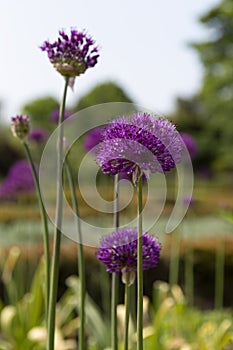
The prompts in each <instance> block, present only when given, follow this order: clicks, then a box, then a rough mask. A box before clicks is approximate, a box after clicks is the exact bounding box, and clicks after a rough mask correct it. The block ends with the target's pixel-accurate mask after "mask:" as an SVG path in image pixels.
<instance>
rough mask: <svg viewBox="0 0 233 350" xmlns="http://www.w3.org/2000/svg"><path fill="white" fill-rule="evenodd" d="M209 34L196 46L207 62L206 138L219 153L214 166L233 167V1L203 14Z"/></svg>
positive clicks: (204, 93) (203, 94)
mask: <svg viewBox="0 0 233 350" xmlns="http://www.w3.org/2000/svg"><path fill="white" fill-rule="evenodd" d="M200 21H201V23H203V24H204V25H205V26H206V27H207V28H209V29H210V38H209V40H207V41H204V42H202V43H196V44H194V45H193V47H194V48H195V49H196V50H197V51H198V53H199V56H200V59H201V61H202V64H203V66H204V77H203V84H202V87H201V91H200V100H201V103H202V105H203V110H204V114H205V117H206V123H205V130H204V134H205V140H206V145H207V147H209V148H210V147H211V148H212V149H213V150H214V153H215V155H216V157H215V162H214V168H215V169H220V170H225V169H226V170H233V152H232V146H233V144H232V140H233V118H232V111H233V1H232V0H223V1H222V2H221V3H220V4H219V5H218V6H216V7H214V8H213V9H212V10H210V11H209V12H208V13H207V14H205V15H204V16H202V17H201V18H200Z"/></svg>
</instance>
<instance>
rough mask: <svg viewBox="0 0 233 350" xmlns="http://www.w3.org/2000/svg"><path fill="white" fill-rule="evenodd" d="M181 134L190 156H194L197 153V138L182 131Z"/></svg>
mask: <svg viewBox="0 0 233 350" xmlns="http://www.w3.org/2000/svg"><path fill="white" fill-rule="evenodd" d="M180 136H181V138H182V140H183V142H184V144H185V146H186V147H187V150H188V151H189V154H190V157H191V158H194V157H195V156H196V154H197V143H196V140H195V139H194V138H193V137H192V136H191V135H189V134H187V133H184V132H181V133H180Z"/></svg>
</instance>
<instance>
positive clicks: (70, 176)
mask: <svg viewBox="0 0 233 350" xmlns="http://www.w3.org/2000/svg"><path fill="white" fill-rule="evenodd" d="M65 166H66V171H67V176H68V181H69V186H70V191H71V198H72V204H73V208H74V211H75V214H76V224H77V231H78V242H79V243H78V274H79V280H80V313H79V319H80V327H79V350H84V349H85V296H86V281H85V264H84V253H83V243H82V231H81V223H80V219H79V207H78V200H77V196H76V192H75V182H74V177H73V174H72V169H71V166H70V163H69V161H68V159H66V160H65Z"/></svg>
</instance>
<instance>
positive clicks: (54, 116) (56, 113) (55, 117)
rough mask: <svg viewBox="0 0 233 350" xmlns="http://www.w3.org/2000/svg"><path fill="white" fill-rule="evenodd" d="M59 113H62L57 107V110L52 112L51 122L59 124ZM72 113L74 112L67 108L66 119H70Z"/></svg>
mask: <svg viewBox="0 0 233 350" xmlns="http://www.w3.org/2000/svg"><path fill="white" fill-rule="evenodd" d="M59 114H60V111H59V109H55V110H54V111H53V112H52V113H51V114H50V120H51V122H53V123H56V124H58V121H59ZM71 115H72V113H71V112H70V111H68V110H65V113H64V120H66V119H68V118H69V117H70V116H71Z"/></svg>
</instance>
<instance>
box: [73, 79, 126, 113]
mask: <svg viewBox="0 0 233 350" xmlns="http://www.w3.org/2000/svg"><path fill="white" fill-rule="evenodd" d="M108 102H129V103H131V102H132V100H131V98H130V97H129V96H128V94H127V93H126V92H125V91H124V90H123V89H122V88H121V87H120V86H118V85H117V84H116V83H114V82H105V83H102V84H99V85H97V86H95V87H94V88H93V89H92V90H91V91H90V92H88V93H87V94H86V95H84V96H83V97H81V98H80V100H79V102H78V104H77V105H76V106H75V107H74V110H75V111H79V110H82V109H84V108H87V107H90V106H94V105H97V104H100V103H108Z"/></svg>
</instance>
